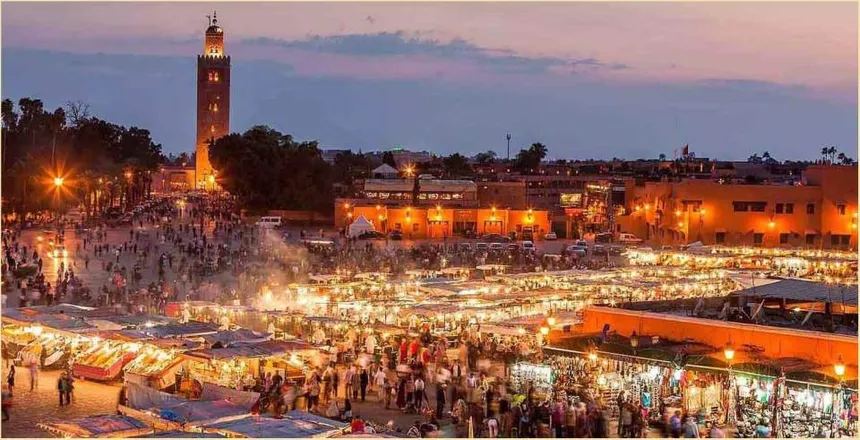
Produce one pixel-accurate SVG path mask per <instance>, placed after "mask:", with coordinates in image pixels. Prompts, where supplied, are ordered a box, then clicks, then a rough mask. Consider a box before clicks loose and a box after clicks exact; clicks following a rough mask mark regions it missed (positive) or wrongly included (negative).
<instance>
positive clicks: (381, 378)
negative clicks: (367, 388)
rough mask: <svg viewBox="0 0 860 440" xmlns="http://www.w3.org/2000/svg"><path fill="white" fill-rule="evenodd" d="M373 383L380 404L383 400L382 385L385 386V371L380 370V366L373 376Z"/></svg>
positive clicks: (383, 391)
mask: <svg viewBox="0 0 860 440" xmlns="http://www.w3.org/2000/svg"><path fill="white" fill-rule="evenodd" d="M373 382H374V384H375V385H376V392H377V393H378V396H379V401H380V402H382V400H383V399H385V394H386V393H385V391H386V390H384V389H383V388H384V387H383V385H385V371H383V370H382V366H381V365H380V367H379V368H378V369H377V370H376V374H374V375H373Z"/></svg>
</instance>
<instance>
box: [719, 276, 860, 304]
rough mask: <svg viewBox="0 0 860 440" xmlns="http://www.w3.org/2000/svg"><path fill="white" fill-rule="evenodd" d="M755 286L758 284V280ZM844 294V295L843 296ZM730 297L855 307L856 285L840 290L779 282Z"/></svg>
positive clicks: (820, 285)
mask: <svg viewBox="0 0 860 440" xmlns="http://www.w3.org/2000/svg"><path fill="white" fill-rule="evenodd" d="M756 281H757V284H758V280H756ZM843 293H844V295H843ZM732 295H737V296H742V297H745V298H752V299H756V298H757V299H764V298H769V299H786V300H788V301H799V302H830V303H836V304H844V305H846V306H854V307H857V285H856V284H855V285H852V286H848V287H845V286H843V287H842V288H840V287H838V286H828V285H827V284H824V283H816V282H813V281H804V280H780V281H776V282H772V283H769V284H766V285H756V287H750V288H748V289H744V290H739V291H737V292H735V293H733V294H732Z"/></svg>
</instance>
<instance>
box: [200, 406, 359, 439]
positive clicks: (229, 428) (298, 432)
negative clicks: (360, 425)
mask: <svg viewBox="0 0 860 440" xmlns="http://www.w3.org/2000/svg"><path fill="white" fill-rule="evenodd" d="M348 429H349V425H348V424H346V423H342V422H337V421H334V420H331V419H327V418H324V417H320V416H316V415H314V414H311V413H307V412H304V411H290V412H287V413H285V414H284V415H283V416H281V417H278V418H275V417H271V416H269V415H261V416H248V417H244V418H240V419H235V420H229V421H224V422H219V423H212V424H208V425H205V426H203V432H212V433H219V434H222V435H225V436H227V437H247V438H327V437H336V436H339V435H341V434H344V433H346V432H348Z"/></svg>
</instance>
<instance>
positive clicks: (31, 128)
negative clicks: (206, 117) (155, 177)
mask: <svg viewBox="0 0 860 440" xmlns="http://www.w3.org/2000/svg"><path fill="white" fill-rule="evenodd" d="M2 123H3V133H2V136H3V154H2V172H3V186H4V188H3V196H4V199H6V200H7V201H8V202H9V203H10V206H11V207H12V208H13V209H14V210H16V211H18V212H29V211H33V210H39V209H46V208H48V207H49V206H48V203H47V202H48V200H49V199H50V198H51V196H52V195H56V194H52V193H55V192H56V191H57V190H59V189H58V188H53V187H52V185H51V182H52V179H53V178H54V177H56V176H60V177H63V178H64V180H65V182H66V185H64V188H61V189H63V190H64V192H65V194H62V195H63V198H64V199H66V201H70V200H73V201H78V200H81V201H83V202H84V204H85V206H86V207H87V209H88V212H89V209H90V208H98V209H103V208H104V207H105V206H107V205H112V204H114V202H115V201H118V202H119V203H120V204H130V203H134V202H135V201H136V200H137V199H138V198H140V197H141V196H143V195H144V194H146V193H147V192H148V191H149V187H150V184H151V181H152V179H151V177H150V174H149V173H150V172H152V171H154V170H155V169H157V167H158V165H159V164H160V163H161V162H162V160H163V156H162V154H161V145H159V144H156V143H155V142H153V140H152V137H151V135H150V133H149V130H146V129H142V128H138V127H125V126H121V125H118V124H114V123H111V122H108V121H104V120H101V119H98V118H96V117H93V116H90V115H89V110H88V107H87V106H86V105H85V104H82V103H80V102H72V103H69V104H68V106H67V109H64V108H62V107H58V108H56V109H55V110H53V111H49V110H47V109H45V107H44V105H43V103H42V101H40V100H38V99H32V98H21V99H20V100H19V101H18V103H17V106H16V105H15V103H14V102H13V101H12V100H11V99H4V100H3V102H2ZM97 183H99V187H97V186H96V184H97ZM97 190H99V194H102V195H104V194H107V196H108V197H107V198H106V200H103V202H105V203H99V204H98V206H96V205H93V203H92V202H94V195H95V192H96V191H97ZM100 197H101V196H100ZM94 211H95V209H94ZM93 213H94V212H93Z"/></svg>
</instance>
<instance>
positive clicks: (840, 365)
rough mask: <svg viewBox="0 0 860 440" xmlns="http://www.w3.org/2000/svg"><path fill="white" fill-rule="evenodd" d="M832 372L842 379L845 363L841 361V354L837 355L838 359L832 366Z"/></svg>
mask: <svg viewBox="0 0 860 440" xmlns="http://www.w3.org/2000/svg"><path fill="white" fill-rule="evenodd" d="M833 372H834V373H836V377H838V378H839V380H842V376H844V375H845V364H844V363H842V356H841V355H840V356H839V359H838V360H837V361H836V365H834V366H833Z"/></svg>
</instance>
